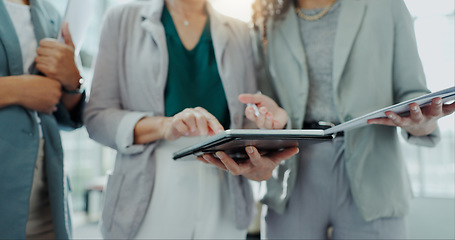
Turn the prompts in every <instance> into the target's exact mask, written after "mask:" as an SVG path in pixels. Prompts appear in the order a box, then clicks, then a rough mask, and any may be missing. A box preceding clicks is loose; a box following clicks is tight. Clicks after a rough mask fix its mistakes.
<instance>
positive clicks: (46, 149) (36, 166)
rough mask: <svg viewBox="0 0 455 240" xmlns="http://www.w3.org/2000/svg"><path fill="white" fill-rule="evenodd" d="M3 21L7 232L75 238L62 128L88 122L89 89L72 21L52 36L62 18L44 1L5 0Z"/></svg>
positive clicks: (2, 235)
mask: <svg viewBox="0 0 455 240" xmlns="http://www.w3.org/2000/svg"><path fill="white" fill-rule="evenodd" d="M0 22H1V24H0V182H1V184H0V239H25V238H46V239H47V238H55V239H69V238H71V235H72V234H71V222H70V216H69V213H70V210H69V207H68V201H67V197H68V189H69V188H68V182H67V178H66V176H65V174H64V170H63V165H64V163H63V150H62V145H61V139H60V134H59V129H60V128H64V129H75V128H78V127H80V126H81V125H82V109H83V107H84V105H85V93H81V91H80V88H81V86H80V83H81V81H80V79H81V76H80V74H79V71H78V69H77V67H76V65H75V62H74V46H73V45H72V41H71V36H70V35H69V31H68V25H64V27H63V28H62V31H63V35H64V39H65V43H60V42H57V41H56V40H53V39H48V38H56V37H57V34H58V32H59V29H60V23H61V19H60V16H59V14H58V12H57V11H56V10H55V9H54V7H53V6H52V5H51V4H50V3H48V2H46V1H44V0H30V1H16V0H14V1H13V0H6V1H0ZM28 64H31V66H27V65H28ZM37 159H39V160H37ZM38 176H39V177H38Z"/></svg>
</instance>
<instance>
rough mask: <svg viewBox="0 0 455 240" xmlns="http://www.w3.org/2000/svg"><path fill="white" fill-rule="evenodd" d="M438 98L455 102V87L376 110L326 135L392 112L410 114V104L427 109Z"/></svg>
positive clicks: (330, 129)
mask: <svg viewBox="0 0 455 240" xmlns="http://www.w3.org/2000/svg"><path fill="white" fill-rule="evenodd" d="M436 97H440V98H442V101H443V102H444V103H447V102H450V101H453V100H455V87H450V88H447V89H444V90H441V91H437V92H434V93H429V94H426V95H423V96H420V97H417V98H413V99H410V100H408V101H404V102H401V103H398V104H395V105H392V106H388V107H385V108H382V109H379V110H376V111H374V112H371V113H368V114H366V115H363V116H361V117H358V118H355V119H352V120H350V121H348V122H344V123H342V124H339V125H337V126H334V127H331V128H329V129H326V130H324V133H325V134H333V133H335V132H340V131H346V130H349V129H353V128H357V127H362V126H365V125H367V121H368V120H369V119H373V118H384V117H387V116H386V115H385V114H384V113H385V112H387V111H392V112H394V113H397V114H399V115H401V114H404V115H406V114H407V113H409V104H410V103H413V102H415V103H417V104H419V106H420V107H425V106H427V105H429V104H430V103H431V100H433V98H436Z"/></svg>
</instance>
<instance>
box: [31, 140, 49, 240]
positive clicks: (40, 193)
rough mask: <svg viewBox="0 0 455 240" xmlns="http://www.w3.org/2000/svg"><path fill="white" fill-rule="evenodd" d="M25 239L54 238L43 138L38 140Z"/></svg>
mask: <svg viewBox="0 0 455 240" xmlns="http://www.w3.org/2000/svg"><path fill="white" fill-rule="evenodd" d="M26 239H55V235H54V224H53V223H52V215H51V204H50V201H49V191H48V187H47V177H46V165H45V163H44V140H41V141H40V148H39V151H38V159H37V160H36V165H35V173H34V175H33V184H32V191H31V193H30V206H29V211H28V221H27V227H26Z"/></svg>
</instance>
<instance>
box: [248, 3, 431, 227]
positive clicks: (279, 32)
mask: <svg viewBox="0 0 455 240" xmlns="http://www.w3.org/2000/svg"><path fill="white" fill-rule="evenodd" d="M340 1H342V4H341V12H340V16H339V21H338V29H337V33H336V37H335V46H334V56H333V85H334V87H333V89H335V91H334V92H333V98H334V100H335V105H336V107H337V110H338V111H337V114H338V116H339V119H340V120H341V121H342V122H345V121H349V120H351V119H353V118H356V117H359V116H361V115H363V114H365V113H368V112H370V111H373V110H377V109H380V108H382V107H385V106H388V105H392V104H394V103H397V102H400V101H404V100H407V99H410V98H413V97H417V96H419V95H423V94H425V93H428V92H429V91H428V89H427V88H426V86H425V76H424V72H423V68H422V64H421V62H420V58H419V55H418V52H417V46H416V41H415V35H414V29H413V21H412V18H411V16H410V14H409V12H408V10H407V8H406V6H405V4H404V2H403V1H402V0H381V1H367V0H340ZM268 29H269V30H268V35H267V38H268V48H267V56H266V59H267V60H266V61H265V62H264V65H263V66H265V68H266V69H265V71H263V72H265V73H266V74H265V77H263V78H262V81H261V82H260V88H261V89H262V91H263V92H266V93H268V94H271V95H274V96H275V97H276V98H277V99H278V100H279V102H280V104H281V106H282V107H284V108H285V109H286V110H287V112H288V113H289V115H290V120H291V127H292V128H296V129H298V128H301V127H302V126H303V121H304V118H305V107H306V104H307V97H308V85H309V84H308V70H307V64H306V57H305V49H304V46H303V43H302V41H301V38H300V32H299V26H298V19H297V15H296V14H295V10H294V7H291V9H289V11H288V12H287V14H286V15H285V16H284V17H283V18H282V19H279V20H277V21H275V22H270V23H269V24H268ZM256 36H260V34H257V35H256ZM258 42H260V40H259V39H258ZM260 53H261V49H258V54H260ZM258 60H260V58H259V59H258ZM403 136H404V137H405V139H406V140H407V141H409V142H412V143H415V144H420V145H425V146H433V145H434V144H436V142H437V141H438V139H439V132H438V131H435V132H434V133H433V134H431V135H429V136H425V137H412V136H410V135H408V134H407V133H406V132H404V133H403ZM345 147H346V149H345V159H346V170H347V174H348V177H349V180H350V185H351V191H352V195H353V198H354V200H355V202H356V204H357V206H358V207H359V209H360V211H361V213H362V215H363V217H364V218H365V220H372V219H376V218H380V217H395V216H403V215H404V214H405V213H407V212H408V209H409V200H410V196H411V188H410V184H409V180H408V175H407V172H406V168H405V163H404V161H403V159H402V157H401V152H400V149H399V145H398V138H397V134H396V129H395V128H394V127H387V126H379V125H376V126H367V127H362V128H358V129H354V130H350V131H347V132H346V133H345ZM297 164H298V160H296V159H293V160H288V161H285V162H284V163H283V165H281V166H280V168H278V169H277V171H278V173H277V174H276V175H274V176H275V177H276V178H274V179H271V180H269V181H268V182H267V185H268V193H267V194H266V195H265V196H264V199H263V202H264V203H266V204H268V205H269V206H270V207H272V208H274V209H275V210H276V211H278V212H283V211H284V208H285V206H286V201H287V199H288V198H289V196H290V194H291V192H292V188H293V186H294V182H295V177H296V174H297V172H296V169H297ZM284 179H286V180H284Z"/></svg>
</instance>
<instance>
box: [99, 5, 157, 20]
mask: <svg viewBox="0 0 455 240" xmlns="http://www.w3.org/2000/svg"><path fill="white" fill-rule="evenodd" d="M149 8H150V3H149V2H142V1H137V2H136V1H134V2H130V3H125V4H118V5H115V6H112V7H110V8H109V9H108V10H107V12H106V14H105V16H104V18H105V20H104V21H105V22H106V21H108V22H111V23H112V22H116V23H119V22H132V21H134V22H136V21H140V20H141V14H142V13H146V12H147V9H149Z"/></svg>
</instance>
